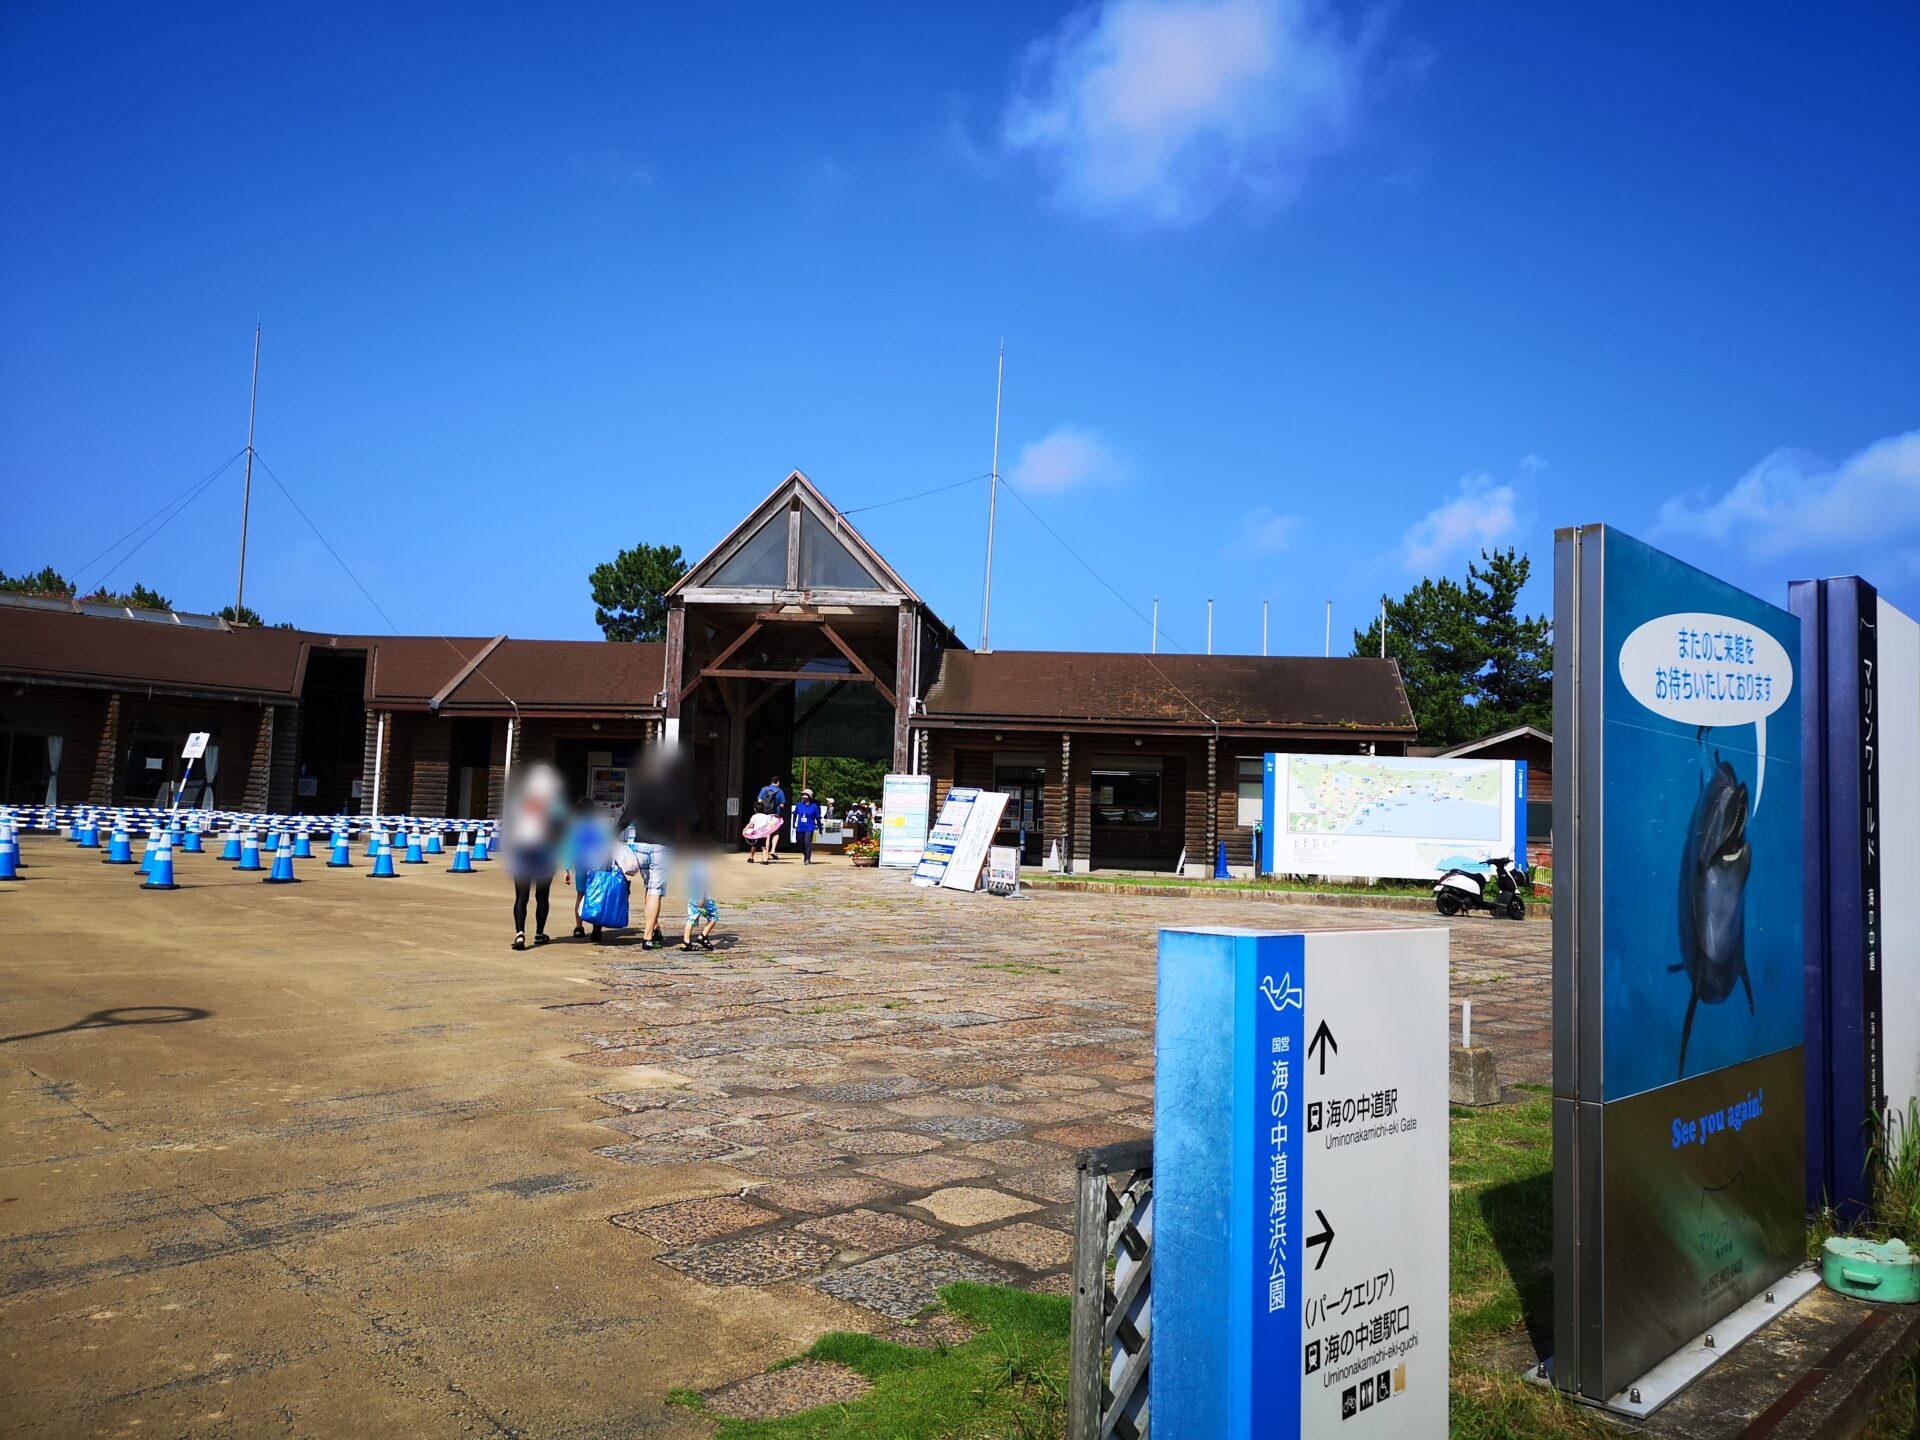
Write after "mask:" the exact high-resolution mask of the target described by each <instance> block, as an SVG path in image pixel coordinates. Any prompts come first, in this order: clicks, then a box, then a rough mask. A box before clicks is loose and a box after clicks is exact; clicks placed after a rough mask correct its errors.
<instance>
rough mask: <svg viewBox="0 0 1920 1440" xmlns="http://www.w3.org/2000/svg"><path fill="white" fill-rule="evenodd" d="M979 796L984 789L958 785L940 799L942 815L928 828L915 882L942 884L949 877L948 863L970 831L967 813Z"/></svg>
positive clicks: (914, 869) (915, 871)
mask: <svg viewBox="0 0 1920 1440" xmlns="http://www.w3.org/2000/svg"><path fill="white" fill-rule="evenodd" d="M979 798H980V791H979V790H978V789H977V788H975V787H974V786H972V785H956V786H954V787H953V788H952V789H951V790H949V791H947V798H946V799H945V800H942V801H941V802H940V814H939V816H938V817H937V818H936V819H935V820H934V822H933V826H932V828H930V829H929V830H928V831H927V843H926V844H925V846H923V847H922V849H921V851H920V859H919V863H918V864H916V865H915V866H914V867H913V883H914V884H916V885H938V884H939V883H940V881H941V880H942V879H943V878H944V877H945V875H946V873H947V864H948V862H950V861H951V860H952V859H953V853H954V851H955V850H957V849H959V848H960V839H961V837H962V836H963V835H965V834H966V833H967V815H968V813H969V812H970V811H971V810H972V809H973V802H974V801H975V800H977V799H979Z"/></svg>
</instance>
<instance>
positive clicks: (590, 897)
mask: <svg viewBox="0 0 1920 1440" xmlns="http://www.w3.org/2000/svg"><path fill="white" fill-rule="evenodd" d="M628 888H629V887H628V885H627V877H626V876H624V875H622V874H621V873H620V872H619V871H618V870H599V871H596V872H595V873H594V877H593V879H591V880H589V881H588V882H587V894H586V898H585V899H584V900H582V901H581V902H580V918H581V919H582V920H583V921H585V922H586V923H587V924H589V925H603V926H605V927H606V928H608V929H610V930H620V929H624V928H625V926H626V923H627V891H628Z"/></svg>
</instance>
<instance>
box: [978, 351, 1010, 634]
mask: <svg viewBox="0 0 1920 1440" xmlns="http://www.w3.org/2000/svg"><path fill="white" fill-rule="evenodd" d="M1006 380H1007V342H1006V341H1004V340H1002V341H1001V342H1000V367H999V369H998V371H997V372H996V373H995V375H994V378H993V469H992V470H991V471H989V472H988V475H987V586H986V595H985V597H984V598H983V599H982V600H981V602H980V648H981V650H983V651H987V650H991V649H992V648H993V641H992V639H991V638H990V635H991V627H992V621H993V516H994V511H995V509H997V508H998V506H999V503H1000V396H1001V393H1002V391H1003V390H1004V389H1005V387H1006Z"/></svg>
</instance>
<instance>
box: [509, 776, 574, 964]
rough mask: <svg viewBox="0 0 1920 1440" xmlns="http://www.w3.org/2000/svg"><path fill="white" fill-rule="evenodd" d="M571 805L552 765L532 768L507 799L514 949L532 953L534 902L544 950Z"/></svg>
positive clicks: (536, 931) (537, 937)
mask: <svg viewBox="0 0 1920 1440" xmlns="http://www.w3.org/2000/svg"><path fill="white" fill-rule="evenodd" d="M566 819H567V800H566V793H565V789H564V787H563V786H562V785H561V783H560V776H559V773H558V772H557V771H555V770H554V769H553V767H552V766H550V765H532V766H529V767H528V769H527V772H526V775H525V776H524V777H523V778H522V779H521V781H520V782H519V784H518V785H516V786H515V787H514V791H513V793H512V794H511V795H509V796H508V797H507V807H506V811H505V814H504V815H503V816H502V818H501V821H500V832H501V836H502V838H503V839H504V840H505V841H506V847H505V848H506V863H507V874H509V875H511V876H512V877H513V948H514V949H516V950H524V949H526V948H527V897H528V895H529V894H531V895H532V897H533V943H534V944H536V945H544V944H546V943H547V941H548V940H549V939H550V938H551V937H550V936H549V935H548V934H547V910H548V908H549V904H550V901H551V898H552V892H553V872H554V870H555V868H556V867H557V862H558V859H559V853H560V836H561V832H562V829H563V827H564V826H565V824H566Z"/></svg>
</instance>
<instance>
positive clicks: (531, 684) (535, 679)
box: [443, 640, 667, 712]
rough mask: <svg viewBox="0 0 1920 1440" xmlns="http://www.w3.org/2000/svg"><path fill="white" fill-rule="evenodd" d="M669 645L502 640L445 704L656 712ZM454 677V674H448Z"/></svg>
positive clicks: (461, 707)
mask: <svg viewBox="0 0 1920 1440" xmlns="http://www.w3.org/2000/svg"><path fill="white" fill-rule="evenodd" d="M666 668H667V647H666V646H665V645H661V644H657V643H656V644H646V643H641V644H620V643H617V642H612V641H606V640H502V641H501V642H500V644H499V645H498V646H496V647H495V648H494V650H493V653H492V654H490V655H488V656H487V658H486V659H485V660H484V661H483V662H481V664H480V666H479V668H478V669H476V670H475V671H474V672H473V674H471V675H469V676H468V677H467V678H466V679H465V680H462V681H461V682H460V684H459V686H458V688H456V689H455V690H454V691H453V692H452V693H451V694H450V695H448V696H447V698H446V700H445V701H444V702H443V708H444V709H446V710H450V711H451V710H469V711H471V710H505V709H507V708H508V707H507V702H506V701H505V700H504V699H502V698H501V692H502V691H504V692H506V694H507V695H510V696H512V697H513V701H514V703H515V704H516V705H519V706H520V707H521V708H522V709H523V710H526V709H540V710H570V711H593V712H599V711H608V710H613V711H635V710H652V709H653V708H654V707H655V701H656V698H657V697H658V696H659V694H660V691H661V689H662V688H663V687H664V686H665V684H666ZM448 678H449V679H450V678H452V677H451V676H449V677H448Z"/></svg>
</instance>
